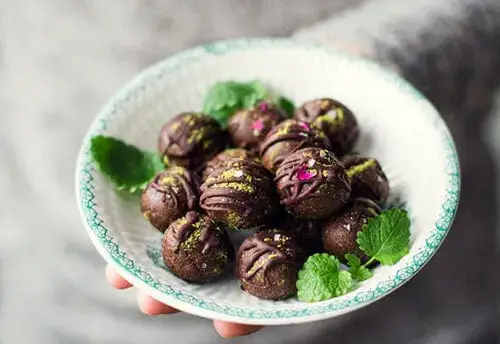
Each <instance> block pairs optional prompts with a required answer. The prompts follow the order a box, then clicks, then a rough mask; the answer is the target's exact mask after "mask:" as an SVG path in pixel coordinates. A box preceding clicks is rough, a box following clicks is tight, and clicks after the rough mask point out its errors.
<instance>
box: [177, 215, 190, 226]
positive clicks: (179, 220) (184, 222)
mask: <svg viewBox="0 0 500 344" xmlns="http://www.w3.org/2000/svg"><path fill="white" fill-rule="evenodd" d="M186 223H188V220H187V219H186V218H185V217H181V218H180V219H178V220H177V221H176V224H177V225H179V226H183V225H185V224H186Z"/></svg>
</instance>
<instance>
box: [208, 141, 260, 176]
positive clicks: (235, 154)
mask: <svg viewBox="0 0 500 344" xmlns="http://www.w3.org/2000/svg"><path fill="white" fill-rule="evenodd" d="M233 159H236V160H250V161H254V162H257V163H260V158H259V157H257V155H255V154H254V153H252V152H250V151H249V150H246V149H242V148H230V149H226V150H225V151H222V152H221V153H219V154H217V155H216V156H215V157H213V158H212V159H210V161H208V162H207V164H206V166H205V169H204V170H203V173H202V179H203V180H206V179H207V177H208V176H209V175H210V173H212V172H213V171H214V170H215V169H216V168H217V167H218V166H219V165H221V164H222V163H224V162H226V161H228V160H233Z"/></svg>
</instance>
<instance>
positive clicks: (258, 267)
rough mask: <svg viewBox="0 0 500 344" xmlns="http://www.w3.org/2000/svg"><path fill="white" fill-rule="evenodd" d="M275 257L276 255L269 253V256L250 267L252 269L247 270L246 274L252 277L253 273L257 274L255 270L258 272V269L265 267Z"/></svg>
mask: <svg viewBox="0 0 500 344" xmlns="http://www.w3.org/2000/svg"><path fill="white" fill-rule="evenodd" d="M277 256H278V255H277V254H276V253H271V254H270V255H268V256H266V257H264V258H261V259H259V260H257V261H256V262H255V263H254V264H253V265H252V267H251V268H250V270H248V274H250V275H253V274H254V273H255V272H257V270H259V269H260V268H262V267H264V265H266V263H267V262H269V261H270V260H272V259H274V258H276V257H277Z"/></svg>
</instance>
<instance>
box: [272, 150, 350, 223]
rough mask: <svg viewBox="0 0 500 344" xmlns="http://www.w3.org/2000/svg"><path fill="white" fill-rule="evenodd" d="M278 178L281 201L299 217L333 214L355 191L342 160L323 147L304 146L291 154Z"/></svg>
mask: <svg viewBox="0 0 500 344" xmlns="http://www.w3.org/2000/svg"><path fill="white" fill-rule="evenodd" d="M274 180H275V183H276V188H277V190H278V194H279V196H280V199H281V203H282V204H283V205H284V206H285V208H286V209H287V210H288V212H289V213H291V214H292V215H293V216H295V217H297V218H299V219H307V220H320V219H324V218H326V217H328V216H330V215H331V214H332V213H334V212H335V211H337V210H339V209H340V208H341V207H342V206H344V205H345V204H346V203H347V201H348V199H349V196H350V192H351V185H350V180H349V178H348V176H347V174H346V171H345V169H344V165H343V164H342V162H340V161H339V160H338V159H337V158H336V157H335V154H333V153H332V152H330V151H328V150H326V149H321V148H304V149H301V150H299V151H297V152H295V153H293V154H291V155H290V156H288V157H287V158H286V159H285V160H283V162H282V163H281V165H280V167H279V168H278V170H277V171H276V177H275V178H274Z"/></svg>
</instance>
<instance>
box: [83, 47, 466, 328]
mask: <svg viewBox="0 0 500 344" xmlns="http://www.w3.org/2000/svg"><path fill="white" fill-rule="evenodd" d="M227 79H234V80H253V79H261V80H263V81H265V82H267V83H269V84H270V85H271V86H273V87H275V88H276V89H277V90H279V91H280V92H281V93H283V94H284V95H286V96H287V97H289V98H291V99H293V101H294V102H295V103H296V104H300V103H302V102H304V101H306V100H310V99H313V98H319V97H332V98H335V99H338V100H340V101H341V102H343V103H345V104H346V105H347V106H348V107H349V108H350V109H351V110H352V111H353V112H354V113H355V115H356V116H357V118H358V121H359V123H360V127H361V131H362V134H361V139H360V141H359V143H358V146H357V147H356V150H357V151H359V152H361V153H363V154H366V155H369V156H373V157H375V158H377V159H378V160H379V161H380V163H381V164H382V166H383V169H384V170H385V172H386V174H387V175H388V177H389V180H390V184H391V188H392V192H391V201H394V202H399V201H402V202H404V203H405V204H406V207H407V209H408V210H409V212H410V215H411V218H412V227H411V251H410V254H408V255H407V256H405V257H404V258H403V259H402V260H401V261H400V262H398V263H397V264H396V265H394V266H390V267H379V268H376V272H375V275H374V277H373V278H371V279H370V280H368V281H366V282H364V283H362V284H361V285H360V286H359V288H357V289H356V290H355V291H353V292H351V293H349V294H347V295H344V296H342V297H339V298H336V299H333V300H329V301H325V302H321V303H317V304H307V303H302V302H299V301H297V300H296V298H291V299H289V300H286V301H280V302H272V301H264V300H259V299H257V298H255V297H252V296H250V295H247V294H245V293H244V292H243V291H241V289H240V288H239V283H238V281H237V280H236V279H234V278H226V279H224V280H221V281H219V282H215V283H211V284H207V285H203V286H200V285H196V284H189V283H186V282H184V281H182V280H180V279H178V278H176V277H175V276H173V275H172V274H171V273H169V272H168V271H167V270H165V269H163V268H161V267H159V266H158V265H159V264H158V262H157V263H156V264H155V259H154V258H155V257H156V258H158V257H159V248H160V240H161V234H160V233H159V232H157V231H156V230H154V229H153V228H152V227H151V226H150V225H149V224H148V223H147V222H146V220H145V219H144V218H143V217H142V216H141V214H140V211H139V202H138V199H137V198H134V197H123V195H121V194H118V193H117V192H115V191H114V189H113V187H112V185H111V184H110V183H109V182H108V180H107V179H106V178H105V177H103V176H102V175H101V174H100V173H98V172H97V171H96V170H95V168H93V165H92V164H91V163H90V162H89V161H90V160H89V159H90V158H89V156H88V152H87V151H86V150H87V148H88V147H87V146H88V142H87V143H86V145H85V146H84V148H83V150H82V156H81V160H80V165H79V169H78V170H77V178H78V180H79V184H78V187H79V189H78V193H79V196H80V198H81V202H82V208H83V209H82V211H83V214H84V217H85V219H86V222H87V226H88V229H89V232H90V235H91V238H92V239H93V241H94V243H96V245H97V246H98V248H99V250H100V252H101V253H103V255H104V256H105V258H106V259H108V260H110V261H112V262H113V263H114V264H116V265H122V266H121V267H120V269H121V271H124V272H125V273H129V276H128V277H129V278H132V279H134V280H135V279H137V280H143V281H142V282H138V283H140V285H143V286H144V287H145V288H147V289H148V290H150V291H153V292H154V295H155V296H156V297H159V298H161V299H162V300H163V301H166V302H169V303H170V304H172V303H173V304H174V305H175V306H177V307H179V308H181V309H184V310H187V311H191V312H193V313H196V314H198V315H204V316H209V317H214V318H221V319H229V320H235V321H239V322H250V323H290V322H300V321H307V320H313V319H318V318H322V317H330V316H334V315H337V314H341V313H343V312H346V311H349V310H351V309H355V308H358V307H360V306H362V305H363V304H367V303H369V302H371V301H373V300H375V299H377V298H379V297H381V296H383V295H385V294H387V293H389V292H390V291H391V290H393V289H395V288H396V287H397V286H399V285H401V284H402V283H404V282H405V281H406V280H407V279H408V278H409V277H411V276H412V275H414V274H415V273H416V272H417V271H418V270H419V268H420V267H421V266H422V265H423V264H425V262H427V260H428V259H429V258H430V256H432V254H433V253H434V251H435V250H436V249H437V247H438V246H439V244H440V242H441V241H442V239H443V238H444V236H445V234H446V232H447V229H448V227H449V225H450V224H451V221H452V218H453V214H454V211H455V208H456V203H457V201H458V187H459V185H458V163H457V161H456V154H455V152H454V148H453V143H452V140H451V138H450V137H449V134H448V131H447V129H446V128H445V126H444V124H443V123H442V121H441V120H440V118H439V115H438V114H437V112H436V111H435V110H434V108H433V107H432V106H431V105H430V104H429V103H428V102H427V101H426V100H425V99H423V98H422V97H421V96H420V95H419V94H418V93H417V92H415V91H414V90H413V89H412V88H411V87H409V86H408V85H407V84H406V83H404V82H402V81H401V80H399V79H398V78H397V77H395V76H393V75H392V74H389V73H386V72H384V71H383V70H381V69H380V68H379V67H377V66H375V65H373V64H371V63H368V62H366V61H362V60H357V59H353V58H351V57H349V56H345V55H342V54H338V53H334V52H330V51H326V50H322V49H320V48H314V47H311V46H304V45H299V44H297V43H293V42H291V41H281V40H267V41H266V40H264V41H261V40H255V41H251V40H250V41H234V42H225V43H218V44H215V45H212V46H210V47H205V48H198V49H194V50H192V51H189V52H187V53H184V54H182V55H181V56H177V57H175V58H173V59H167V60H166V61H164V62H161V63H159V64H158V65H156V66H154V67H152V68H150V69H148V70H147V71H145V72H144V73H143V74H142V75H140V76H139V77H138V78H136V79H135V80H134V81H132V82H131V84H129V85H128V86H127V87H126V88H125V89H123V90H122V91H121V92H120V93H119V95H117V96H116V97H115V98H114V99H113V100H112V101H111V102H110V103H109V104H108V105H107V106H106V107H105V108H104V109H103V111H102V112H101V114H100V115H99V117H98V119H97V120H96V122H95V123H94V125H93V127H92V128H91V130H90V132H89V137H91V136H92V135H94V134H96V133H103V134H105V135H111V136H115V137H119V138H122V139H124V140H125V141H127V142H130V143H132V144H135V145H137V146H139V147H141V148H144V149H149V150H155V149H156V140H157V136H158V133H159V130H160V128H161V126H162V124H164V123H165V122H166V121H168V120H169V119H170V118H171V117H172V116H174V115H176V114H177V113H179V112H182V111H187V110H195V111H199V110H200V109H201V108H202V101H203V98H204V95H205V93H206V91H207V89H208V88H209V87H210V86H211V85H212V84H213V83H215V82H217V81H220V80H227ZM87 140H88V138H87ZM89 163H90V165H89V166H87V164H89ZM86 167H90V168H89V170H88V171H85V170H86ZM82 170H83V171H82ZM90 178H91V179H93V180H89V179H90ZM82 179H83V181H82ZM89 183H90V184H91V185H92V188H91V190H88V189H85V188H83V189H82V187H86V186H88V184H89ZM89 192H91V193H93V195H94V200H93V202H94V203H93V204H92V205H91V207H92V208H93V209H90V210H89V209H88V203H86V202H87V201H88V199H89V198H90V196H89ZM443 207H444V208H443ZM94 210H95V211H96V214H94V213H93V211H94ZM89 211H90V212H91V213H92V214H90V215H92V216H94V217H92V216H90V217H89ZM91 218H94V221H92V220H91ZM95 218H97V219H100V220H102V222H99V221H96V220H95ZM440 226H441V227H440ZM113 243H114V244H116V245H117V246H114V245H113ZM119 251H121V252H123V253H124V255H123V253H117V252H119ZM125 256H126V257H125ZM127 258H128V259H127ZM129 259H130V260H131V261H130V260H129ZM127 271H128V272H127Z"/></svg>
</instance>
